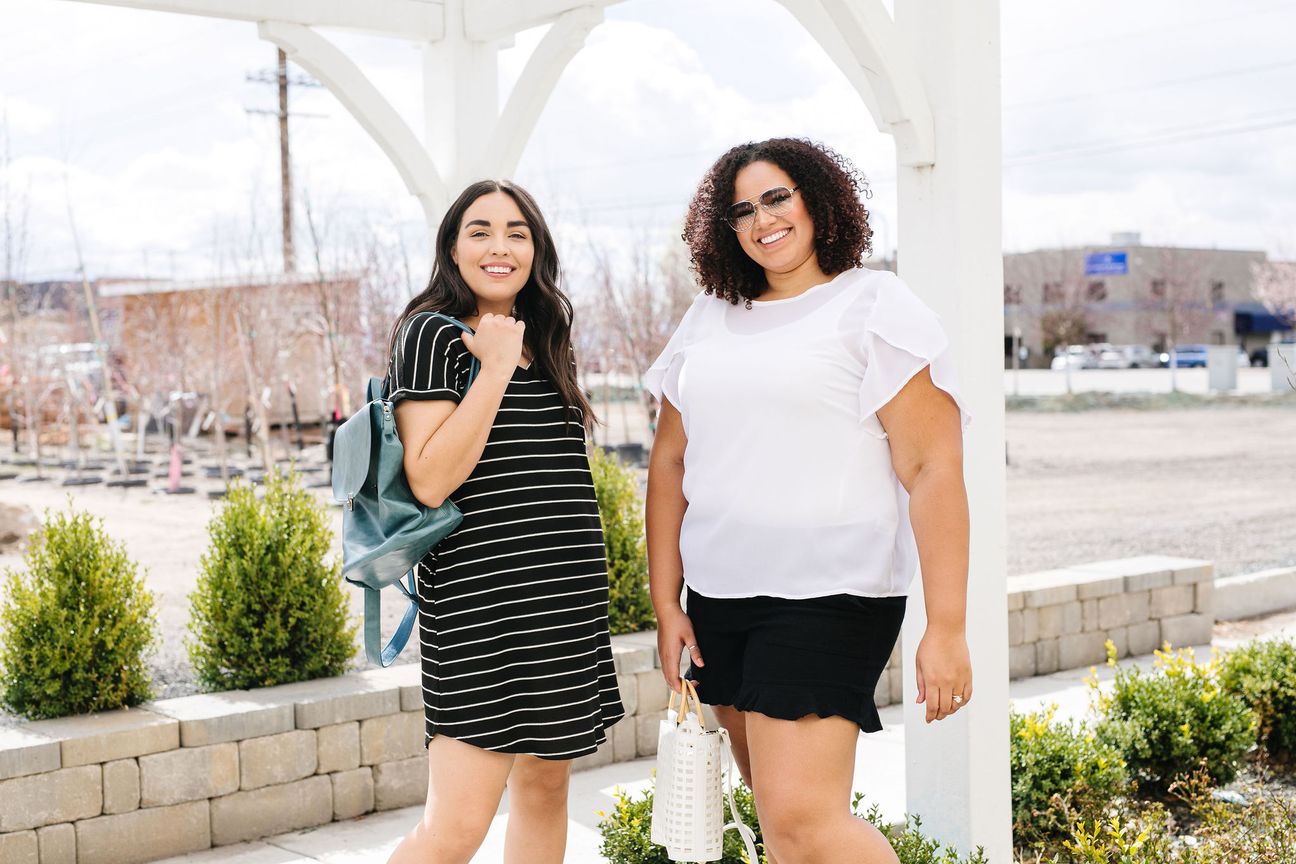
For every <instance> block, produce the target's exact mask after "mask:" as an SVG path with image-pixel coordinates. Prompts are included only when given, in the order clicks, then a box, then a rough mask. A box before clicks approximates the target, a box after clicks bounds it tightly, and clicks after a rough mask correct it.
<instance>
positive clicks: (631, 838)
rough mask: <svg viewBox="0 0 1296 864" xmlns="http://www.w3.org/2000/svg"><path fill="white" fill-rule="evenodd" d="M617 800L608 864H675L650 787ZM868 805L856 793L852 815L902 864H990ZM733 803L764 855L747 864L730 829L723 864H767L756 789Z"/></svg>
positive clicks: (607, 834)
mask: <svg viewBox="0 0 1296 864" xmlns="http://www.w3.org/2000/svg"><path fill="white" fill-rule="evenodd" d="M616 799H617V800H616V806H615V807H614V808H613V810H612V812H611V813H603V812H600V813H599V815H600V816H601V817H602V821H600V822H599V830H600V832H602V835H603V846H602V847H601V849H600V852H601V853H602V855H603V857H604V858H605V859H607V861H608V864H672V862H671V859H670V858H669V857H668V856H667V855H666V848H665V847H664V846H657V845H655V844H654V843H652V842H651V841H650V840H649V839H648V835H649V831H650V827H651V826H650V823H651V820H652V801H653V790H652V789H651V788H650V789H646V790H645V791H644V792H643V793H642V794H641V795H639V796H638V797H637V798H632V797H631V796H629V795H627V794H626V793H625V792H623V791H621V790H620V789H618V790H617V792H616ZM863 801H864V796H863V795H862V794H860V793H856V794H855V797H854V799H853V800H852V802H851V811H852V812H853V813H854V814H855V815H856V816H857V817H859V818H861V819H866V820H868V821H869V822H870V823H871V824H872V825H873V826H874V827H875V828H877V829H878V830H879V831H880V832H882V836H884V837H885V838H886V839H887V842H889V843H890V844H891V848H892V849H894V850H895V853H896V857H898V858H899V859H900V864H988V862H987V860H986V857H985V855H984V853H983V852H982V851H981V850H980V849H978V850H977V851H976V852H973V853H972V854H971V855H967V856H963V855H960V854H959V853H958V852H957V851H956V850H954V849H952V848H949V847H946V846H943V845H942V844H941V843H939V842H938V841H936V840H932V839H930V838H929V837H926V836H924V835H923V833H922V830H921V829H922V821H921V820H920V819H919V818H918V817H916V816H911V817H909V819H908V820H907V821H906V823H905V825H904V826H903V827H897V826H892V825H889V824H887V823H886V821H885V820H884V819H883V818H882V815H881V812H880V811H879V809H878V807H877V805H873V806H872V807H870V808H869V809H868V810H867V811H866V812H863V813H861V812H860V808H861V806H862V805H863ZM734 805H735V806H736V807H737V808H738V813H739V815H740V816H741V817H742V820H743V822H745V823H747V825H749V826H751V828H752V829H753V830H754V831H755V833H756V852H757V854H758V855H759V856H760V861H758V862H748V861H747V853H746V850H745V849H744V847H743V843H742V840H741V839H740V838H739V836H738V832H736V831H726V832H725V836H724V848H723V856H722V857H721V858H720V864H768V859H766V857H765V842H764V839H763V838H762V837H761V831H760V823H759V822H758V821H757V819H756V801H755V798H754V797H753V796H752V793H751V790H750V789H748V788H747V787H746V786H745V785H744V784H742V783H739V784H738V785H737V786H735V787H734Z"/></svg>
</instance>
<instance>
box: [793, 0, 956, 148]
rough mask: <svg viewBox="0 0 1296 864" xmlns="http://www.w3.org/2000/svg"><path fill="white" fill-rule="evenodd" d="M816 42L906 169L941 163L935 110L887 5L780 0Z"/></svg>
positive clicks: (866, 0)
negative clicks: (889, 138)
mask: <svg viewBox="0 0 1296 864" xmlns="http://www.w3.org/2000/svg"><path fill="white" fill-rule="evenodd" d="M780 2H781V3H782V4H783V6H785V7H786V8H787V10H788V11H789V12H791V13H792V14H793V15H794V16H796V19H797V20H798V21H799V22H800V23H801V26H803V27H805V28H806V30H807V31H808V32H809V33H810V35H812V36H813V37H815V39H816V40H817V41H818V42H819V44H820V45H821V46H823V48H824V50H825V51H826V52H827V53H828V56H830V57H831V58H832V60H833V62H834V63H836V64H837V66H838V68H840V69H841V70H842V72H843V73H844V74H845V75H846V77H847V79H848V80H849V81H850V82H851V83H852V84H853V85H854V86H855V89H856V90H857V91H858V92H859V94H860V98H862V99H863V100H864V104H865V105H866V106H867V107H868V110H869V113H870V114H872V115H873V122H874V123H875V124H876V125H877V127H878V129H880V130H882V131H884V132H889V133H890V134H891V135H892V137H894V138H895V145H896V159H897V161H898V164H900V165H902V166H920V165H931V164H933V163H934V162H935V161H936V153H935V143H934V142H935V133H934V131H933V123H932V112H931V105H930V103H929V102H928V100H927V94H926V91H925V90H924V89H923V84H922V78H921V77H920V75H919V72H918V67H917V65H916V64H915V62H914V58H913V56H912V53H911V52H910V51H909V50H908V45H907V44H906V42H905V41H904V40H903V39H902V38H901V34H900V33H899V31H898V30H897V28H896V25H895V21H894V20H892V18H891V15H890V14H889V13H888V12H887V10H886V7H885V6H883V5H882V3H881V0H780Z"/></svg>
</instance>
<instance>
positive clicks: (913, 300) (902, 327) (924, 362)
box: [859, 274, 972, 429]
mask: <svg viewBox="0 0 1296 864" xmlns="http://www.w3.org/2000/svg"><path fill="white" fill-rule="evenodd" d="M862 338H863V346H862V347H863V353H864V357H865V358H866V360H865V362H866V364H867V367H866V369H865V371H864V377H863V380H862V382H861V383H860V389H859V400H860V412H861V416H863V417H868V416H869V415H871V414H876V413H877V411H878V409H880V408H882V407H883V406H884V405H886V404H887V403H888V402H890V401H891V400H892V399H894V398H895V396H896V394H897V393H899V392H900V390H901V389H902V388H903V387H904V386H905V384H907V383H909V380H910V379H911V378H913V377H914V376H915V375H917V374H918V373H919V372H921V371H922V370H923V369H924V368H927V367H931V379H932V382H933V383H934V384H935V385H936V386H937V387H939V388H940V389H941V390H944V391H945V392H946V393H948V394H949V395H950V396H951V397H953V399H954V402H955V404H956V405H958V409H959V419H960V423H961V425H962V428H964V429H966V428H967V425H968V424H969V423H970V422H972V415H971V414H969V413H968V410H967V406H966V404H965V403H964V401H963V397H962V395H961V394H960V392H959V387H958V374H957V370H956V369H955V366H954V357H953V354H952V353H951V352H950V350H949V338H948V337H947V336H946V335H945V329H944V327H942V325H941V321H940V317H939V316H938V315H937V314H936V313H935V312H934V311H932V309H931V307H929V306H928V305H927V304H926V303H924V302H923V301H922V300H920V299H919V298H918V296H917V295H916V294H914V293H913V291H911V290H910V289H909V286H907V285H905V284H904V283H903V282H901V281H900V279H899V278H897V277H895V276H892V275H890V274H887V275H886V278H885V279H884V280H883V282H882V284H881V285H880V286H879V288H878V294H877V300H876V302H875V303H874V304H873V308H872V311H871V313H870V314H869V315H868V316H867V317H866V318H865V320H864V328H863V337H862Z"/></svg>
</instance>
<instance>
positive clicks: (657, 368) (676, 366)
mask: <svg viewBox="0 0 1296 864" xmlns="http://www.w3.org/2000/svg"><path fill="white" fill-rule="evenodd" d="M706 302H716V301H715V298H713V297H711V296H709V295H707V294H698V295H697V297H696V298H694V300H693V305H692V306H690V307H689V308H688V311H686V312H685V313H684V317H683V318H682V319H680V323H679V326H677V327H676V328H675V332H674V333H673V334H671V337H670V340H669V341H668V342H667V343H666V347H665V348H663V349H662V352H661V354H660V355H658V357H657V359H656V360H654V361H653V364H652V365H651V366H649V367H648V371H647V372H645V373H644V388H645V389H646V390H648V392H649V393H651V394H652V395H653V396H654V397H655V398H656V399H657V401H658V402H661V401H662V400H663V398H665V399H666V400H667V401H669V402H670V403H671V404H672V405H674V406H675V407H676V408H679V407H680V395H679V377H680V367H681V366H683V364H684V351H685V349H686V348H687V347H688V345H689V343H690V342H692V341H693V340H694V339H695V338H696V335H697V327H698V319H699V318H700V317H701V307H702V304H703V303H706Z"/></svg>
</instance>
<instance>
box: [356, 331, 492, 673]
mask: <svg viewBox="0 0 1296 864" xmlns="http://www.w3.org/2000/svg"><path fill="white" fill-rule="evenodd" d="M425 315H430V316H432V317H434V318H441V319H443V320H445V321H447V322H449V323H451V324H453V325H455V326H456V327H458V328H459V329H460V330H462V331H464V332H465V333H472V332H473V329H472V328H471V327H469V326H468V325H467V324H464V323H463V322H462V321H459V320H458V319H455V318H451V317H450V316H449V315H442V314H441V313H440V312H419V313H418V314H416V315H411V316H410V317H409V319H408V320H407V321H406V324H405V331H404V332H405V333H408V332H409V326H410V324H411V323H412V322H413V321H414V319H416V318H420V317H423V316H425ZM404 341H405V340H404V336H403V335H402V338H401V339H400V340H399V342H398V343H397V345H396V347H395V349H394V350H393V351H392V356H391V357H390V358H389V359H388V363H387V374H386V375H385V376H384V377H383V378H382V380H381V381H380V380H379V379H377V378H370V379H369V392H368V394H367V395H368V397H369V401H370V402H372V401H374V400H381V401H382V402H383V403H384V406H385V407H384V410H391V409H390V406H387V405H386V403H387V401H388V400H389V399H390V398H391V390H392V382H393V381H395V377H396V363H397V357H398V356H399V355H400V349H401V346H402V345H403V344H404ZM470 356H471V353H470ZM480 369H481V364H480V363H479V362H478V360H477V358H476V357H473V358H472V362H471V364H470V365H469V367H468V383H467V384H466V385H465V386H464V393H467V392H468V388H469V387H471V386H472V382H473V379H475V378H476V377H477V373H478V371H480ZM460 395H461V396H462V395H463V394H460ZM402 578H403V579H405V580H406V582H407V583H408V587H407V586H406V582H402V581H401V580H399V579H398V580H397V581H395V582H393V583H392V584H393V585H394V586H395V587H396V588H398V589H399V590H400V592H401V593H402V594H404V595H405V599H406V600H407V601H408V602H407V604H406V606H405V614H404V615H402V616H401V620H400V624H398V625H397V626H396V631H395V632H394V633H392V636H391V638H390V639H388V640H387V644H386V645H383V644H382V591H381V590H380V589H377V588H370V587H369V586H367V585H366V586H363V587H364V592H365V596H364V643H365V656H367V657H368V658H369V662H370V663H374V664H376V665H378V666H383V667H387V666H390V665H391V664H392V663H394V662H395V661H396V658H397V657H398V656H400V653H401V652H402V651H404V650H405V645H406V643H407V642H409V637H410V633H412V632H413V631H414V622H415V621H416V620H417V618H418V587H417V583H416V582H415V579H416V576H415V573H414V568H411V569H410V571H409V572H408V573H406V574H405V576H404V577H402ZM380 645H382V647H381V648H380V647H379V646H380Z"/></svg>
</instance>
